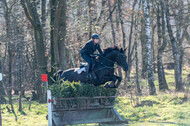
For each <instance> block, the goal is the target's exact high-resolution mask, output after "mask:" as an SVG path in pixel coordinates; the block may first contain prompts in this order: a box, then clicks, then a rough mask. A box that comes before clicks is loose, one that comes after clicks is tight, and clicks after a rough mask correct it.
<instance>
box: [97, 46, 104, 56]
mask: <svg viewBox="0 0 190 126" xmlns="http://www.w3.org/2000/svg"><path fill="white" fill-rule="evenodd" d="M97 49H98V51H99V53H100V54H101V55H102V54H103V52H102V50H101V48H100V45H99V44H98V48H97Z"/></svg>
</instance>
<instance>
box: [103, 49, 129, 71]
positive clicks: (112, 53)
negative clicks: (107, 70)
mask: <svg viewBox="0 0 190 126" xmlns="http://www.w3.org/2000/svg"><path fill="white" fill-rule="evenodd" d="M125 51H126V49H122V48H121V49H120V48H119V47H117V46H114V47H109V48H107V49H105V50H104V56H105V57H107V58H109V60H112V61H113V62H116V63H117V64H118V65H119V66H121V67H123V70H124V71H127V70H128V65H127V61H126V59H127V56H126V55H125Z"/></svg>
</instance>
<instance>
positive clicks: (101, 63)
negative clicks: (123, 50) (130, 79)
mask: <svg viewBox="0 0 190 126" xmlns="http://www.w3.org/2000/svg"><path fill="white" fill-rule="evenodd" d="M120 55H123V57H125V56H124V54H120V53H119V52H118V54H117V57H119V56H120ZM117 57H116V59H117ZM101 58H104V59H106V60H107V61H109V62H111V63H113V64H115V61H112V60H110V59H108V58H106V57H103V56H102V57H101ZM119 61H120V60H119ZM97 62H99V63H100V64H102V65H103V66H104V67H103V68H100V69H98V70H96V71H99V70H101V69H105V68H109V69H115V68H117V67H114V66H113V67H109V66H106V65H105V64H103V63H102V62H100V61H99V60H97ZM116 63H117V64H118V65H119V66H121V64H120V63H118V59H117V62H116Z"/></svg>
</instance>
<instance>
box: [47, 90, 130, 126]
mask: <svg viewBox="0 0 190 126" xmlns="http://www.w3.org/2000/svg"><path fill="white" fill-rule="evenodd" d="M47 94H48V124H49V125H53V126H56V125H58V126H64V125H72V124H85V123H116V124H117V123H127V121H124V120H123V119H122V118H121V117H120V115H119V113H118V112H117V111H116V109H115V108H114V101H115V99H116V97H117V96H95V97H76V98H55V97H53V96H51V91H50V90H48V91H47Z"/></svg>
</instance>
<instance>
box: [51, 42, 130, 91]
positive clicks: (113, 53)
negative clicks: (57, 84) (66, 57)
mask: <svg viewBox="0 0 190 126" xmlns="http://www.w3.org/2000/svg"><path fill="white" fill-rule="evenodd" d="M125 51H126V49H124V50H123V49H122V48H121V49H120V48H118V47H117V46H115V47H111V48H107V49H105V50H104V53H103V55H102V56H99V57H98V58H97V59H96V60H95V62H94V65H92V68H91V72H90V74H91V79H90V80H86V79H85V75H86V73H85V72H84V71H83V72H81V73H79V72H78V71H79V70H81V69H80V68H71V69H68V70H65V71H58V72H57V73H55V74H54V80H55V81H56V80H60V79H64V80H68V81H70V82H73V81H75V82H77V81H80V82H82V83H91V84H94V85H95V86H99V85H103V84H105V83H106V82H108V81H112V83H111V84H107V85H106V86H105V87H110V88H116V87H118V86H119V85H120V83H121V80H122V78H121V77H119V76H116V75H114V69H115V68H114V64H115V63H117V64H118V65H119V66H121V67H122V68H123V70H124V71H127V70H128V65H127V61H126V59H127V57H126V55H125ZM116 81H117V82H116Z"/></svg>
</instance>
